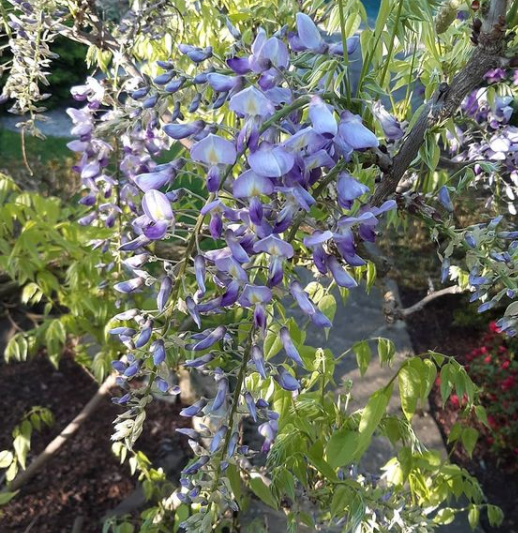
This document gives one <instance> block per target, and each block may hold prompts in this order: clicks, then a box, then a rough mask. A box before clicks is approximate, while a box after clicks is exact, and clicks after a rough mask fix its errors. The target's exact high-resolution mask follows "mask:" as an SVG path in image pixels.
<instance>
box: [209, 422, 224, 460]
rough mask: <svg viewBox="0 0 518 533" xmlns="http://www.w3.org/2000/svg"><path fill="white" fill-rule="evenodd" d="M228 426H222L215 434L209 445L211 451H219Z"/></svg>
mask: <svg viewBox="0 0 518 533" xmlns="http://www.w3.org/2000/svg"><path fill="white" fill-rule="evenodd" d="M227 431H228V427H227V426H221V427H220V428H219V429H218V431H216V433H215V434H214V437H212V441H211V443H210V446H209V452H210V453H215V452H217V451H218V449H219V447H220V446H221V443H222V442H223V438H224V437H225V435H226V434H227Z"/></svg>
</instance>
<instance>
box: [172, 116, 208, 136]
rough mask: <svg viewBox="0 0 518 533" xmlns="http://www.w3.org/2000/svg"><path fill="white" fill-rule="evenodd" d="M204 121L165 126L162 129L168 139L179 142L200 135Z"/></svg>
mask: <svg viewBox="0 0 518 533" xmlns="http://www.w3.org/2000/svg"><path fill="white" fill-rule="evenodd" d="M205 125H206V124H205V121H204V120H196V121H194V122H190V123H188V124H166V125H165V126H164V127H163V128H162V129H163V130H164V131H165V133H167V135H169V137H171V138H173V139H175V140H180V139H185V138H186V137H189V136H191V135H196V134H198V133H200V131H202V130H203V129H204V128H205Z"/></svg>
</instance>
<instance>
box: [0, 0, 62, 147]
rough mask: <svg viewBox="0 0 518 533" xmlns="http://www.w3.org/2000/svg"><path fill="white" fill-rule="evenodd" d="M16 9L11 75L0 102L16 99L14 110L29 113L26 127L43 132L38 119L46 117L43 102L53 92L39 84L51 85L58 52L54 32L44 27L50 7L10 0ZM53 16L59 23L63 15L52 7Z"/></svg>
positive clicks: (11, 29)
mask: <svg viewBox="0 0 518 533" xmlns="http://www.w3.org/2000/svg"><path fill="white" fill-rule="evenodd" d="M9 3H10V4H11V5H12V7H13V8H14V10H13V11H12V12H10V13H9V15H8V16H9V21H8V22H7V21H6V23H7V24H8V26H9V28H8V29H7V36H8V37H9V47H10V50H11V52H12V54H13V59H12V65H11V68H10V72H9V77H8V78H7V81H6V83H5V85H4V86H3V88H2V92H1V94H0V103H4V102H7V101H9V100H14V103H13V105H12V107H11V108H10V109H9V111H10V112H11V113H15V114H17V115H26V114H28V115H29V117H30V118H29V119H28V120H27V121H26V122H25V123H21V124H23V128H24V129H25V130H27V131H28V132H29V133H30V134H31V135H40V136H41V134H40V133H39V130H38V128H37V127H36V123H35V122H36V121H37V120H40V121H44V120H45V116H44V115H43V113H44V112H45V111H46V108H45V107H43V106H41V105H40V103H41V102H43V101H44V100H46V99H47V98H48V97H49V96H50V94H48V93H42V92H41V90H40V85H48V81H47V76H48V75H49V67H50V64H51V62H52V60H53V59H55V58H56V57H57V55H56V54H55V53H53V52H51V51H50V48H49V44H50V43H51V42H52V41H53V39H54V38H55V34H53V33H52V32H51V31H49V30H48V29H46V28H45V26H44V19H45V17H46V16H47V10H48V8H49V6H48V4H47V2H45V0H36V1H32V2H25V1H23V0H9ZM50 9H51V12H52V16H53V17H54V20H55V21H56V23H59V21H60V16H61V15H62V14H61V13H59V12H58V11H57V10H53V9H52V8H50Z"/></svg>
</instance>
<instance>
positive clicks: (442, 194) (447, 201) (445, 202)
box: [438, 185, 453, 213]
mask: <svg viewBox="0 0 518 533" xmlns="http://www.w3.org/2000/svg"><path fill="white" fill-rule="evenodd" d="M438 198H439V202H440V203H441V205H442V206H443V207H444V209H446V211H448V212H449V213H453V204H452V202H451V198H450V192H449V191H448V188H447V187H446V186H444V185H443V186H442V187H441V188H440V189H439V195H438Z"/></svg>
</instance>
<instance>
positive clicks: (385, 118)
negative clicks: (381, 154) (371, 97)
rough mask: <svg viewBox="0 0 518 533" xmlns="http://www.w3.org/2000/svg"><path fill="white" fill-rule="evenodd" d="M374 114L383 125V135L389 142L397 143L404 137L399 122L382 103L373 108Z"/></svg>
mask: <svg viewBox="0 0 518 533" xmlns="http://www.w3.org/2000/svg"><path fill="white" fill-rule="evenodd" d="M372 113H373V115H374V116H375V117H376V118H377V120H378V122H379V123H380V124H381V128H382V129H383V133H384V134H385V137H386V138H387V139H388V140H389V141H397V140H398V139H401V137H403V135H404V132H403V129H402V128H401V124H400V123H399V121H398V120H397V119H396V118H395V117H394V116H392V115H391V114H390V113H389V112H388V111H387V110H386V109H385V107H384V106H383V104H382V103H381V102H379V101H378V102H376V103H375V104H374V105H373V106H372Z"/></svg>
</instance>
